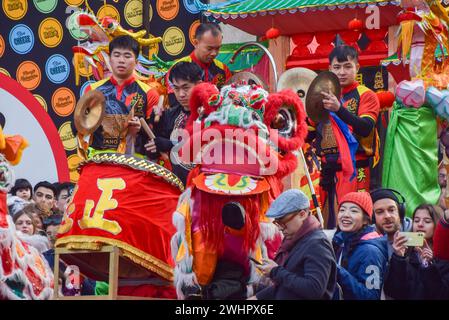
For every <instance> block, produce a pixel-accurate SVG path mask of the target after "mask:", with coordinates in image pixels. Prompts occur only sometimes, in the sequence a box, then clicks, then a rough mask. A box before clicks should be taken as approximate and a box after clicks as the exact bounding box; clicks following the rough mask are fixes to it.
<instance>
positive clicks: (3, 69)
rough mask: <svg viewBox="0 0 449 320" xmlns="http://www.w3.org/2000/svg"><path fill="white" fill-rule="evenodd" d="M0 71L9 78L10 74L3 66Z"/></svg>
mask: <svg viewBox="0 0 449 320" xmlns="http://www.w3.org/2000/svg"><path fill="white" fill-rule="evenodd" d="M0 73H3V74H4V75H5V76H8V77H10V78H11V74H10V73H9V72H8V70H6V69H5V68H0Z"/></svg>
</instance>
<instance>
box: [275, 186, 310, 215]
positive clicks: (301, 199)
mask: <svg viewBox="0 0 449 320" xmlns="http://www.w3.org/2000/svg"><path fill="white" fill-rule="evenodd" d="M309 207H310V200H309V198H307V196H306V195H305V194H304V192H302V191H300V190H298V189H290V190H287V191H284V192H282V193H281V194H280V195H279V196H278V197H277V198H276V200H274V201H273V203H272V204H271V206H270V208H269V209H268V211H267V213H266V216H267V217H268V218H274V219H279V218H282V217H283V216H285V215H287V214H289V213H292V212H295V211H300V210H302V209H306V208H309Z"/></svg>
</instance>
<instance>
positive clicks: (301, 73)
mask: <svg viewBox="0 0 449 320" xmlns="http://www.w3.org/2000/svg"><path fill="white" fill-rule="evenodd" d="M277 88H278V91H281V90H284V89H291V90H293V91H294V92H296V93H297V94H298V96H299V98H300V99H301V100H302V102H303V104H304V106H305V108H306V113H307V116H308V117H309V118H310V119H312V120H313V121H315V122H322V121H325V120H327V119H328V118H329V111H328V110H326V109H325V108H324V104H323V98H324V96H323V94H322V92H327V93H331V94H333V95H335V96H336V97H337V98H339V97H340V94H341V87H340V82H339V81H338V77H337V76H336V75H335V74H334V73H332V72H330V71H323V72H320V74H318V75H317V73H316V72H314V71H312V70H310V69H307V68H292V69H289V70H287V71H285V72H284V73H283V74H282V75H281V77H280V78H279V81H278V85H277Z"/></svg>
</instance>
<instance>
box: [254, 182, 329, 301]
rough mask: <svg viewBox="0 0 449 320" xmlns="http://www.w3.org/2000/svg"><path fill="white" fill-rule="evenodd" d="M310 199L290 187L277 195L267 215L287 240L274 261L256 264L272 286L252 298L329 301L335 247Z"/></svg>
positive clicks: (268, 260)
mask: <svg viewBox="0 0 449 320" xmlns="http://www.w3.org/2000/svg"><path fill="white" fill-rule="evenodd" d="M309 207H310V200H309V199H308V198H307V196H306V195H305V194H304V193H303V192H301V191H299V190H297V189H290V190H287V191H285V192H283V193H282V194H280V195H279V197H277V198H276V200H275V201H274V202H273V203H272V205H271V206H270V208H269V209H268V211H267V213H266V216H267V217H268V218H274V221H273V223H274V224H275V225H276V226H277V227H278V228H279V230H280V231H281V232H282V234H283V236H284V239H283V241H282V244H281V247H280V248H279V250H278V252H277V253H276V256H275V258H274V261H273V260H270V259H267V260H265V261H264V263H263V264H262V265H257V268H259V269H260V270H261V271H262V273H263V274H264V275H265V276H266V277H269V278H270V280H271V282H272V283H271V285H268V286H267V287H265V288H264V289H262V290H261V291H259V292H257V293H256V295H255V296H253V297H251V298H250V300H303V299H313V300H329V299H331V298H332V294H333V292H334V290H335V281H336V263H335V255H334V253H333V250H332V246H331V244H330V242H329V240H328V239H327V237H326V235H325V234H324V232H323V230H322V229H321V225H320V223H319V221H318V220H317V219H316V217H315V216H313V215H311V213H310V208H309Z"/></svg>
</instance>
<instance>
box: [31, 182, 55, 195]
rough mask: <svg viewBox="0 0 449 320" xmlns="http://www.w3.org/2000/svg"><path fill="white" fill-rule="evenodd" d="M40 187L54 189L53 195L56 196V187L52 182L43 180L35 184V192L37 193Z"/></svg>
mask: <svg viewBox="0 0 449 320" xmlns="http://www.w3.org/2000/svg"><path fill="white" fill-rule="evenodd" d="M40 187H44V188H47V189H50V190H51V191H53V197H55V198H56V188H55V186H54V185H53V184H51V183H50V182H48V181H41V182H39V183H37V184H36V185H35V186H34V192H35V193H36V190H37V189H39V188H40Z"/></svg>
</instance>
